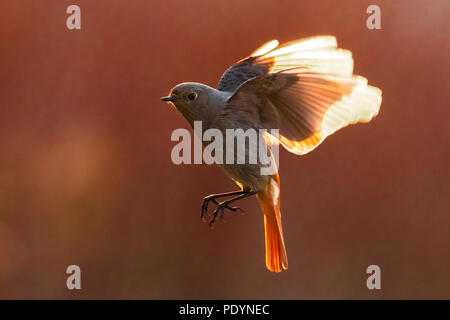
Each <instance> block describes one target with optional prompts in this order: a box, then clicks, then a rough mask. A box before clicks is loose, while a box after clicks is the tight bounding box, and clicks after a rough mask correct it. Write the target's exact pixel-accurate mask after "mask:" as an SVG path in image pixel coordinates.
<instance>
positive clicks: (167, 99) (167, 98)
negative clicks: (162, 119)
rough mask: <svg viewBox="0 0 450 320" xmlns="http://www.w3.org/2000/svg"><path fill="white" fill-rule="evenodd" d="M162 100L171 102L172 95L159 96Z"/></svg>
mask: <svg viewBox="0 0 450 320" xmlns="http://www.w3.org/2000/svg"><path fill="white" fill-rule="evenodd" d="M161 100H162V101H172V102H173V100H174V99H173V97H172V96H167V97H162V98H161Z"/></svg>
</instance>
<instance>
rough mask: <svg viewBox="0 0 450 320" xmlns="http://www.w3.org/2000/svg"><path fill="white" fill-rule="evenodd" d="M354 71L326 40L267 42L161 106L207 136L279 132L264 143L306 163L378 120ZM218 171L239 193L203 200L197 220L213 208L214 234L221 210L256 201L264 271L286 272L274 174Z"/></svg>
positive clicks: (375, 99)
mask: <svg viewBox="0 0 450 320" xmlns="http://www.w3.org/2000/svg"><path fill="white" fill-rule="evenodd" d="M353 66H354V61H353V57H352V53H351V51H349V50H346V49H342V48H338V45H337V40H336V37H334V36H331V35H321V36H312V37H307V38H302V39H298V40H295V41H291V42H287V43H284V44H280V43H279V42H278V41H277V40H271V41H268V42H266V43H265V44H263V45H262V46H261V47H259V48H258V49H256V50H255V51H254V52H253V53H251V54H250V55H249V56H247V57H246V58H244V59H241V60H239V61H237V62H236V63H235V64H233V65H232V66H231V67H229V68H228V69H227V70H226V71H225V73H224V74H223V75H222V77H221V78H220V81H219V83H218V85H217V88H212V87H210V86H207V85H204V84H201V83H195V82H184V83H180V84H178V85H176V86H175V87H174V88H172V90H171V91H170V94H169V95H168V96H165V97H162V98H161V100H162V101H166V102H168V103H170V104H171V105H173V106H174V107H175V109H176V110H178V111H179V112H180V113H181V114H182V115H183V116H184V118H185V119H186V120H187V121H188V123H189V124H190V126H191V127H194V122H195V121H202V125H203V129H204V130H206V129H211V128H215V129H218V130H220V132H225V131H226V129H243V130H248V129H255V130H260V129H264V130H269V129H277V130H278V132H279V135H277V136H275V135H271V134H270V133H269V134H266V135H265V139H266V140H267V141H269V140H271V143H272V142H273V141H275V142H276V143H278V145H282V146H283V147H284V148H285V149H286V150H288V151H289V152H292V153H294V154H296V155H305V154H307V153H308V152H310V151H312V150H313V149H315V148H316V147H317V146H318V145H320V144H321V143H322V142H323V141H324V140H325V139H326V137H327V136H329V135H331V134H333V133H334V132H336V131H337V130H339V129H341V128H343V127H345V126H347V125H349V124H355V123H358V122H369V121H370V120H372V119H373V118H374V117H375V116H376V115H377V114H378V113H379V109H380V105H381V100H382V91H381V90H380V89H379V88H376V87H374V86H371V85H368V80H367V79H366V78H364V77H362V76H360V75H354V74H353ZM244 150H245V153H246V154H245V155H238V156H248V155H249V154H248V153H249V152H250V151H249V148H248V147H247V146H246V148H245V149H244ZM220 165H221V166H222V168H223V169H224V171H225V172H226V173H227V174H228V175H229V176H230V177H231V178H232V179H233V180H234V181H235V182H236V184H237V185H238V186H239V187H240V189H239V190H238V191H233V192H225V193H218V194H212V195H209V196H207V197H205V198H204V199H203V202H202V207H201V217H202V218H203V219H204V218H205V216H206V215H207V212H208V204H209V203H211V202H212V203H214V204H215V205H216V206H217V207H216V209H215V210H214V214H213V217H212V219H211V221H210V225H211V226H212V224H213V223H214V222H215V220H216V217H217V215H218V214H219V213H220V214H221V215H220V216H221V217H222V216H223V213H224V210H225V209H228V210H231V211H238V210H239V211H241V209H240V208H239V207H233V206H231V204H232V203H234V202H235V201H237V200H240V199H243V198H246V197H249V196H253V195H255V196H256V198H257V199H258V200H259V203H260V207H261V210H262V213H263V216H264V231H265V232H264V233H265V251H266V254H265V260H266V267H267V269H268V270H270V271H273V272H277V273H278V272H281V271H283V270H287V269H288V259H287V253H286V245H285V241H284V236H283V228H282V224H281V211H280V178H279V174H278V170H277V171H276V172H274V173H273V174H270V175H263V174H261V171H260V168H261V163H259V162H258V163H256V164H250V163H244V164H242V163H241V164H237V163H232V164H228V163H225V164H220ZM228 197H231V198H228ZM221 198H227V200H224V201H219V200H218V199H221Z"/></svg>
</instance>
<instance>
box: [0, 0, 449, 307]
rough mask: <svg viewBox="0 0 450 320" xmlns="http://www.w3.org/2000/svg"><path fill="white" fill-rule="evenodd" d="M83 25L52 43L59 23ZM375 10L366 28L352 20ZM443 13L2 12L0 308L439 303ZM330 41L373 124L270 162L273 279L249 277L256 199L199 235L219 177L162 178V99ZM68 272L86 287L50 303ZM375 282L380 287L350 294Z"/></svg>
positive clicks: (254, 255)
mask: <svg viewBox="0 0 450 320" xmlns="http://www.w3.org/2000/svg"><path fill="white" fill-rule="evenodd" d="M70 4H77V5H79V6H80V7H81V10H82V29H81V30H79V31H77V30H74V31H69V30H68V29H67V28H66V22H65V20H66V18H67V16H68V15H67V14H66V12H65V11H66V8H67V6H68V5H70ZM369 4H378V5H379V6H380V8H381V19H382V20H381V23H382V29H381V30H368V29H367V28H366V18H367V16H368V15H367V14H366V8H367V7H368V5H369ZM449 10H450V9H449V2H448V1H445V0H444V1H437V0H435V1H411V0H402V1H400V0H397V1H359V0H358V1H356V0H355V1H350V0H347V1H300V0H294V1H287V0H286V1H263V0H258V1H241V0H233V1H207V0H205V1H200V0H195V1H181V0H180V1H143V0H142V1H137V0H133V1H125V0H108V1H106V0H101V1H100V0H98V1H92V0H71V1H65V0H64V1H62V0H41V1H31V0H28V1H25V0H15V1H2V2H1V4H0V39H1V41H0V70H1V73H0V74H1V79H0V108H1V115H0V170H1V171H0V298H169V299H171V298H177V299H184V298H209V299H220V298H255V299H260V298H285V299H304V298H308V299H309V298H338V299H339V298H450V291H449V290H450V276H449V273H448V271H449V267H450V261H449V251H450V250H449V249H450V248H449V247H450V236H449V207H450V205H449V172H450V170H449V150H450V148H449V147H450V146H449V141H450V139H449V138H450V137H449V125H448V122H449V120H448V119H449V116H450V112H449V108H448V101H449V90H448V57H449V55H450V52H449V51H450V50H449V41H448V30H449V22H448V21H449V15H448V14H449ZM319 34H332V35H335V36H336V37H337V39H338V43H339V46H340V47H342V48H346V49H350V50H351V51H352V52H353V55H354V58H355V73H357V74H361V75H363V76H366V77H367V78H368V79H369V82H370V83H371V84H373V85H375V86H377V87H379V88H381V89H382V90H383V103H382V106H381V112H380V114H379V116H378V117H377V118H376V119H375V120H374V121H372V122H371V123H369V124H363V125H355V126H351V127H348V128H345V129H343V130H341V131H339V132H337V133H335V134H334V135H332V136H331V137H329V138H328V139H327V140H326V141H325V142H324V143H323V144H322V145H321V146H320V147H319V148H318V149H316V150H315V151H314V152H312V153H310V154H308V155H306V156H302V157H299V156H295V155H293V154H289V153H288V152H286V151H284V150H283V151H281V159H280V166H281V167H280V177H281V185H282V193H281V200H282V201H281V203H282V206H281V208H282V213H283V224H284V229H285V238H286V243H287V250H288V257H289V270H288V271H287V272H283V273H281V274H273V273H270V272H268V271H266V270H265V264H264V231H263V219H262V215H261V212H260V209H259V207H258V204H257V201H256V200H255V199H249V200H245V201H242V203H241V206H242V207H243V209H244V210H245V212H246V214H245V215H243V216H240V215H233V214H227V215H226V217H225V219H224V221H219V222H218V223H217V224H216V227H215V229H214V230H213V231H211V230H210V229H209V228H208V226H207V224H203V223H201V222H200V219H199V213H200V212H199V210H200V204H201V200H202V197H204V196H206V195H207V194H209V193H216V192H223V191H231V190H234V189H236V186H235V185H234V183H233V182H232V181H231V180H230V179H229V178H228V177H226V176H225V174H224V173H223V172H222V170H221V169H220V168H219V167H217V166H207V165H191V166H176V165H174V164H173V163H172V162H171V160H170V151H171V149H172V147H173V146H174V144H175V143H174V142H171V141H170V134H171V132H172V131H173V130H174V129H176V128H187V127H188V125H187V123H186V122H185V120H184V119H183V118H182V116H181V115H180V114H178V113H177V112H176V111H175V110H174V109H173V108H170V107H168V105H167V104H165V103H163V102H161V101H160V100H159V98H160V97H161V96H163V95H166V94H167V93H168V92H169V90H170V88H172V87H173V86H174V85H176V84H177V83H180V82H184V81H197V82H202V83H205V84H208V85H211V86H215V85H216V84H217V82H218V79H219V78H220V75H221V74H222V72H223V71H224V70H225V69H226V68H227V67H228V66H229V65H231V64H232V63H234V62H235V61H236V60H238V59H241V58H243V57H245V56H246V55H248V54H249V53H251V52H252V51H253V50H254V49H256V48H257V47H258V46H259V45H260V44H262V43H263V42H265V41H267V40H270V39H273V38H276V39H278V40H280V42H284V41H290V40H293V39H296V38H301V37H306V36H312V35H319ZM71 264H77V265H79V266H80V267H81V270H82V290H81V291H69V290H67V288H66V278H67V276H68V275H66V273H65V270H66V268H67V266H68V265H71ZM371 264H376V265H379V266H380V267H381V272H382V274H381V281H382V282H381V285H382V290H373V291H369V290H368V289H367V288H366V278H367V277H368V275H367V274H366V268H367V266H369V265H371Z"/></svg>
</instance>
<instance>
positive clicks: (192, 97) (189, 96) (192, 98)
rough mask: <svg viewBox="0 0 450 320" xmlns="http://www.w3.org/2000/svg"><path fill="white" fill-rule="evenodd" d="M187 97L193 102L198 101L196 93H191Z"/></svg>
mask: <svg viewBox="0 0 450 320" xmlns="http://www.w3.org/2000/svg"><path fill="white" fill-rule="evenodd" d="M187 97H188V99H189V100H191V101H193V100H195V99H197V94H196V93H195V92H191V93H189V94H188V96H187Z"/></svg>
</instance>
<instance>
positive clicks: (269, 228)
mask: <svg viewBox="0 0 450 320" xmlns="http://www.w3.org/2000/svg"><path fill="white" fill-rule="evenodd" d="M257 197H258V199H259V203H260V205H261V209H262V211H263V213H264V230H265V232H266V266H267V269H269V270H270V271H274V272H281V271H282V268H283V269H284V270H287V268H288V260H287V255H286V248H285V246H284V240H283V229H282V227H281V212H280V179H279V177H278V175H274V176H273V177H272V178H271V180H270V183H269V184H268V185H267V186H266V190H265V192H264V193H262V192H260V193H258V194H257Z"/></svg>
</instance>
